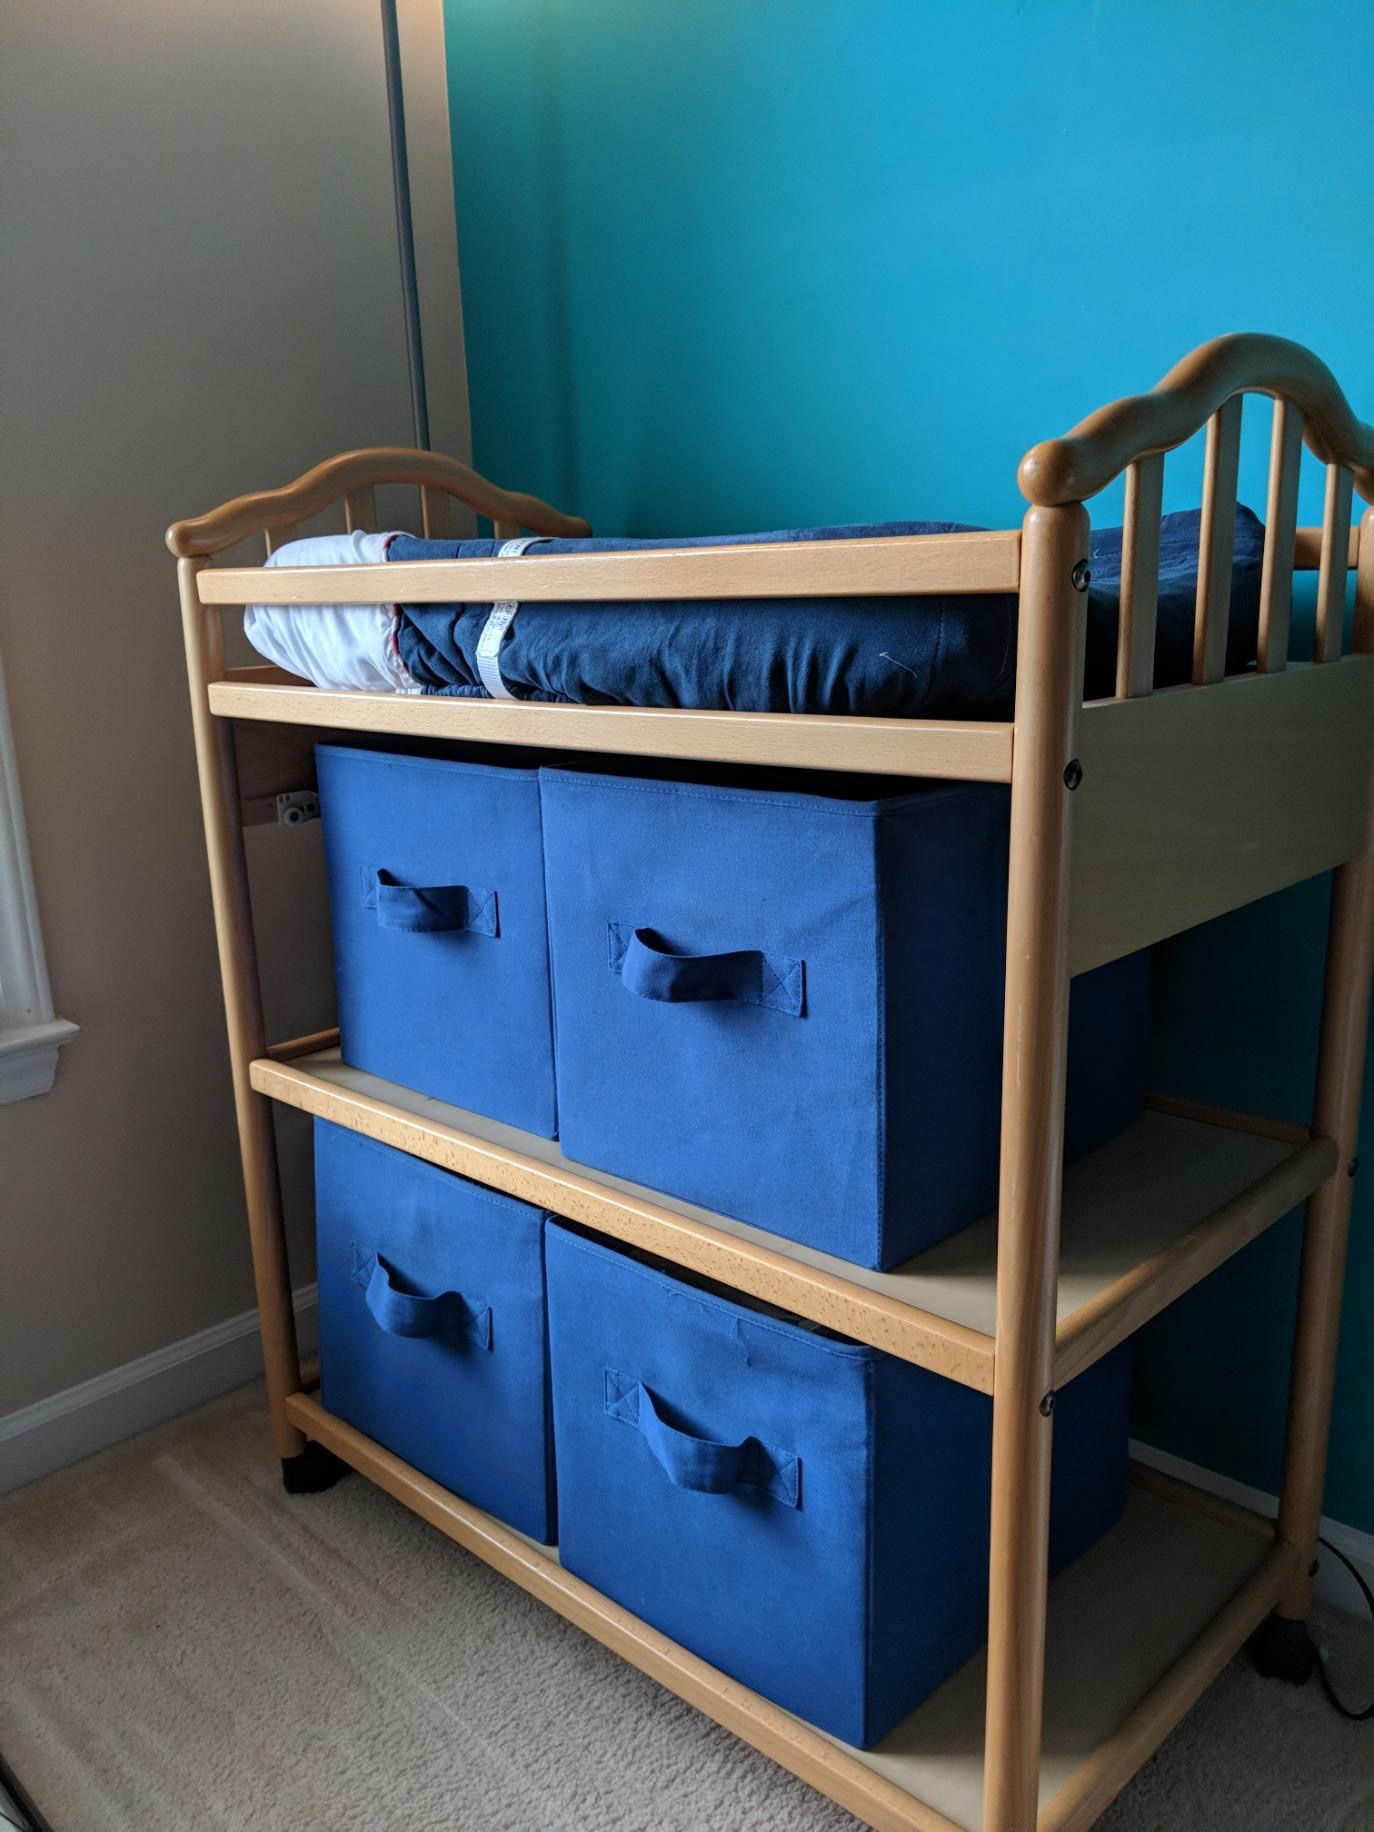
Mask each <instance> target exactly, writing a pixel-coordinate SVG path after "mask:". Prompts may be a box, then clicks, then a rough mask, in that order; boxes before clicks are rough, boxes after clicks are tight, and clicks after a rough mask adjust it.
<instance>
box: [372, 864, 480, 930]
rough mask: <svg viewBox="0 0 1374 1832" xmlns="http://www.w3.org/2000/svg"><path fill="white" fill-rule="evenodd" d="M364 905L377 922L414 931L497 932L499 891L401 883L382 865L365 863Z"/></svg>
mask: <svg viewBox="0 0 1374 1832" xmlns="http://www.w3.org/2000/svg"><path fill="white" fill-rule="evenodd" d="M363 908H364V909H365V910H374V911H375V912H376V916H377V926H378V927H379V928H382V929H404V930H406V931H407V932H408V933H410V934H412V935H442V934H446V933H448V932H451V931H453V930H456V929H464V930H467V931H468V932H469V933H470V934H473V935H496V934H498V933H499V932H500V931H499V929H498V926H497V913H496V892H495V891H487V890H474V889H473V888H472V886H471V885H469V884H398V883H397V882H396V879H395V878H394V877H393V876H392V874H391V873H390V872H389V871H386V870H384V869H383V868H382V867H381V866H372V865H365V866H364V867H363Z"/></svg>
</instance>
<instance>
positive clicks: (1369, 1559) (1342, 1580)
mask: <svg viewBox="0 0 1374 1832" xmlns="http://www.w3.org/2000/svg"><path fill="white" fill-rule="evenodd" d="M1131 1455H1132V1456H1133V1457H1134V1458H1135V1460H1136V1462H1137V1463H1146V1464H1148V1465H1149V1467H1150V1468H1151V1469H1157V1470H1160V1471H1162V1472H1163V1474H1164V1475H1166V1476H1176V1477H1177V1478H1178V1480H1179V1481H1180V1482H1191V1483H1192V1485H1193V1487H1194V1488H1200V1489H1205V1490H1206V1491H1207V1493H1208V1494H1209V1495H1219V1496H1220V1497H1221V1498H1222V1500H1223V1501H1234V1502H1235V1503H1236V1505H1237V1506H1238V1507H1242V1508H1249V1510H1250V1512H1251V1513H1252V1514H1263V1515H1264V1517H1265V1518H1266V1519H1267V1520H1273V1519H1274V1518H1275V1517H1276V1516H1277V1514H1278V1511H1279V1498H1278V1496H1277V1495H1269V1494H1266V1493H1265V1491H1264V1490H1263V1489H1257V1488H1250V1487H1249V1486H1248V1485H1247V1484H1246V1483H1244V1482H1236V1481H1235V1480H1234V1479H1233V1478H1232V1477H1230V1476H1219V1475H1218V1474H1217V1473H1216V1471H1215V1470H1211V1469H1203V1468H1202V1466H1201V1464H1198V1463H1188V1462H1185V1460H1184V1459H1183V1458H1182V1457H1175V1456H1172V1455H1171V1454H1170V1453H1169V1452H1168V1451H1167V1450H1156V1449H1155V1447H1154V1445H1153V1444H1139V1443H1137V1442H1136V1441H1135V1439H1132V1440H1131ZM1321 1532H1322V1537H1323V1538H1324V1539H1329V1540H1330V1541H1331V1544H1332V1545H1333V1546H1339V1547H1340V1549H1341V1551H1342V1552H1343V1553H1344V1554H1345V1556H1346V1557H1347V1558H1348V1559H1349V1560H1350V1562H1351V1564H1352V1565H1354V1566H1356V1568H1357V1569H1358V1570H1359V1573H1360V1576H1361V1577H1362V1578H1363V1579H1364V1581H1365V1583H1366V1584H1368V1585H1369V1586H1370V1588H1371V1589H1374V1533H1362V1532H1361V1531H1360V1529H1359V1528H1358V1527H1347V1526H1346V1525H1345V1523H1344V1522H1343V1521H1339V1520H1325V1519H1324V1520H1323V1521H1322V1524H1321ZM1317 1550H1318V1552H1319V1553H1320V1554H1321V1556H1320V1558H1319V1559H1318V1561H1317V1575H1316V1577H1315V1578H1314V1579H1313V1580H1312V1588H1313V1591H1314V1592H1315V1594H1316V1595H1317V1596H1318V1597H1319V1598H1320V1599H1321V1601H1322V1602H1323V1603H1329V1604H1331V1606H1332V1608H1333V1609H1342V1610H1345V1611H1346V1613H1347V1614H1349V1615H1358V1616H1363V1615H1365V1614H1366V1609H1367V1606H1366V1604H1365V1600H1364V1598H1363V1597H1362V1596H1361V1595H1360V1589H1359V1586H1358V1585H1357V1584H1356V1582H1355V1580H1354V1578H1352V1577H1351V1575H1350V1573H1349V1572H1348V1571H1347V1570H1346V1568H1345V1566H1344V1565H1343V1564H1342V1563H1341V1561H1340V1560H1339V1559H1338V1558H1332V1557H1331V1555H1330V1554H1329V1553H1328V1552H1327V1550H1326V1548H1325V1547H1324V1546H1319V1547H1318V1548H1317Z"/></svg>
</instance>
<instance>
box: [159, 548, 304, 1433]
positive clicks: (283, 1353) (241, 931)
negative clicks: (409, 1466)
mask: <svg viewBox="0 0 1374 1832" xmlns="http://www.w3.org/2000/svg"><path fill="white" fill-rule="evenodd" d="M208 564H209V561H208V560H205V559H182V560H178V562H177V582H178V585H179V587H180V590H181V621H182V630H183V634H184V636H185V639H186V670H187V675H188V678H189V681H190V688H191V721H192V725H193V727H194V731H195V740H196V764H197V767H198V770H199V774H200V805H201V812H202V814H203V816H204V819H205V850H206V853H207V855H208V858H209V864H210V894H211V898H212V900H213V903H214V910H215V936H216V940H217V942H218V944H219V969H220V978H221V980H222V981H223V984H224V1012H225V1020H226V1023H227V1025H228V1029H229V1061H230V1066H231V1069H232V1072H233V1080H234V1108H235V1111H236V1113H237V1115H238V1126H239V1149H240V1151H241V1153H242V1157H243V1184H244V1196H245V1199H246V1202H247V1206H248V1232H249V1239H250V1241H251V1243H252V1249H253V1277H254V1281H255V1283H256V1286H257V1296H258V1312H259V1317H260V1321H261V1328H262V1348H263V1361H264V1365H265V1368H266V1374H267V1399H268V1404H269V1406H270V1408H271V1414H272V1437H273V1442H274V1444H275V1446H276V1451H277V1455H278V1456H279V1457H281V1458H283V1459H287V1458H291V1457H297V1456H300V1455H301V1454H302V1453H303V1452H304V1450H305V1447H306V1441H305V1436H304V1433H302V1432H301V1431H300V1430H299V1429H298V1427H297V1426H295V1425H293V1424H292V1423H291V1421H290V1419H288V1417H287V1416H286V1402H287V1400H288V1399H289V1398H290V1396H291V1395H292V1394H293V1393H296V1392H298V1391H299V1389H300V1384H301V1369H300V1357H299V1353H298V1351H297V1347H296V1319H295V1314H294V1312H293V1310H292V1306H291V1278H290V1273H289V1271H288V1268H287V1263H286V1233H285V1230H284V1228H283V1225H282V1210H281V1185H280V1182H279V1179H278V1175H277V1144H276V1139H275V1137H274V1135H273V1131H272V1105H271V1102H270V1101H268V1100H267V1099H265V1098H264V1096H262V1095H260V1094H255V1093H254V1091H253V1088H252V1086H251V1084H250V1082H249V1079H248V1069H249V1064H250V1063H251V1062H252V1061H253V1059H254V1057H257V1056H262V1055H264V1054H265V1052H266V1037H265V1035H264V1030H263V1017H262V992H261V988H260V987H259V984H258V957H257V948H256V945H255V942H254V938H253V911H252V905H251V902H250V900H249V895H248V862H247V859H246V858H245V856H244V849H243V828H242V824H241V822H240V818H239V794H238V771H237V767H236V765H235V762H234V744H233V733H232V729H231V727H230V725H229V722H228V721H227V720H225V719H217V718H215V717H214V716H213V715H212V713H211V711H210V702H209V698H208V694H207V688H208V686H209V683H210V682H211V681H213V680H218V679H219V678H220V677H221V676H222V675H223V673H224V650H223V638H222V634H221V631H220V626H219V611H218V610H217V609H215V608H213V607H210V606H206V605H203V604H202V603H201V602H200V594H199V590H198V588H197V577H198V575H199V573H200V572H201V570H202V569H203V568H204V567H205V566H207V565H208Z"/></svg>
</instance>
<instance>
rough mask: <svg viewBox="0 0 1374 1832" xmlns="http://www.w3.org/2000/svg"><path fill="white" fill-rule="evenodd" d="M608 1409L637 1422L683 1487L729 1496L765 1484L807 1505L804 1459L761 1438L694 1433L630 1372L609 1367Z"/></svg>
mask: <svg viewBox="0 0 1374 1832" xmlns="http://www.w3.org/2000/svg"><path fill="white" fill-rule="evenodd" d="M606 1411H607V1413H608V1415H609V1416H610V1417H611V1418H613V1419H618V1420H619V1421H620V1423H621V1424H622V1425H631V1426H633V1427H634V1428H635V1429H636V1430H637V1431H638V1432H639V1435H640V1436H641V1437H642V1438H643V1440H644V1442H645V1443H646V1444H647V1445H648V1447H649V1449H650V1450H651V1451H652V1452H653V1454H654V1457H655V1458H656V1459H657V1461H658V1462H659V1463H660V1464H661V1465H662V1466H663V1469H664V1470H665V1471H666V1473H667V1475H668V1479H669V1481H671V1482H673V1483H675V1484H676V1485H677V1487H678V1488H683V1489H693V1490H695V1491H696V1492H697V1493H698V1494H702V1495H728V1494H729V1493H730V1491H731V1490H732V1489H737V1488H755V1489H761V1490H762V1491H763V1493H764V1494H765V1495H771V1496H772V1497H773V1499H774V1500H775V1501H781V1502H782V1503H783V1504H784V1505H785V1506H787V1507H789V1508H797V1507H800V1506H801V1459H800V1458H799V1457H796V1456H793V1454H792V1453H791V1451H787V1450H779V1449H777V1448H776V1447H775V1446H774V1445H772V1444H765V1443H763V1441H762V1440H761V1439H759V1438H754V1437H748V1438H744V1439H743V1440H742V1441H741V1442H740V1443H738V1444H716V1443H713V1442H712V1441H711V1440H710V1439H709V1438H694V1437H692V1436H691V1434H690V1433H689V1432H686V1431H679V1430H678V1429H677V1428H676V1426H674V1425H670V1424H669V1423H668V1421H667V1420H666V1419H665V1418H664V1417H663V1415H662V1413H661V1412H660V1411H659V1409H658V1403H657V1401H656V1400H655V1399H654V1396H653V1394H652V1393H651V1392H650V1391H649V1389H648V1388H647V1387H646V1386H644V1385H643V1383H642V1382H640V1381H637V1380H635V1379H634V1378H633V1377H632V1376H631V1375H629V1374H618V1373H617V1372H616V1371H615V1369H614V1368H607V1369H606Z"/></svg>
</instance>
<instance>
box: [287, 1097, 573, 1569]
mask: <svg viewBox="0 0 1374 1832" xmlns="http://www.w3.org/2000/svg"><path fill="white" fill-rule="evenodd" d="M315 1210H316V1234H317V1241H318V1251H319V1281H320V1399H321V1402H322V1404H323V1405H324V1407H325V1410H326V1411H328V1412H332V1413H333V1414H334V1415H335V1416H336V1417H337V1418H341V1419H346V1420H347V1422H348V1423H349V1424H350V1425H353V1426H356V1427H357V1429H358V1430H359V1431H361V1432H364V1433H366V1435H367V1436H368V1437H370V1438H375V1439H376V1441H377V1442H378V1443H379V1444H384V1445H385V1446H386V1448H387V1449H388V1450H391V1451H394V1452H395V1453H396V1455H397V1456H398V1457H401V1458H403V1459H404V1460H405V1461H406V1462H407V1463H412V1464H414V1466H415V1468H416V1469H419V1470H423V1471H424V1473H425V1475H427V1476H432V1477H433V1478H434V1480H435V1481H436V1482H440V1483H442V1484H443V1486H444V1487H445V1488H447V1489H452V1490H453V1492H454V1494H456V1495H462V1496H464V1497H465V1498H466V1499H467V1500H468V1501H471V1502H475V1503H476V1505H477V1506H478V1507H480V1508H485V1509H486V1510H487V1512H488V1513H490V1514H495V1515H496V1516H498V1518H499V1519H501V1520H504V1521H507V1522H509V1524H510V1525H511V1526H513V1527H518V1528H519V1530H520V1531H521V1532H522V1533H528V1534H529V1535H530V1536H531V1538H533V1539H538V1540H543V1541H551V1540H552V1539H553V1538H554V1480H553V1432H552V1422H551V1418H550V1412H549V1371H548V1348H547V1342H548V1331H547V1318H546V1305H545V1295H544V1223H545V1220H546V1217H545V1215H544V1213H543V1211H542V1210H540V1209H535V1208H531V1207H530V1206H529V1204H528V1203H524V1202H517V1201H516V1199H515V1198H514V1197H513V1196H503V1195H501V1194H500V1193H499V1192H498V1191H496V1190H489V1189H484V1188H483V1187H482V1186H481V1185H480V1184H477V1183H470V1182H469V1181H468V1180H467V1179H466V1178H465V1177H455V1176H452V1175H451V1174H450V1173H449V1172H448V1171H444V1170H439V1169H438V1168H437V1167H436V1166H435V1165H433V1164H426V1163H425V1162H424V1161H423V1160H422V1159H420V1158H412V1157H410V1156H408V1155H407V1154H406V1153H405V1152H400V1151H393V1150H392V1149H391V1147H390V1146H387V1145H380V1144H378V1143H377V1142H376V1140H374V1139H367V1138H363V1137H361V1136H360V1135H359V1134H358V1133H354V1132H346V1131H344V1130H343V1129H342V1128H340V1127H337V1126H331V1125H329V1124H328V1123H326V1122H325V1121H323V1120H317V1121H316V1122H315Z"/></svg>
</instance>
